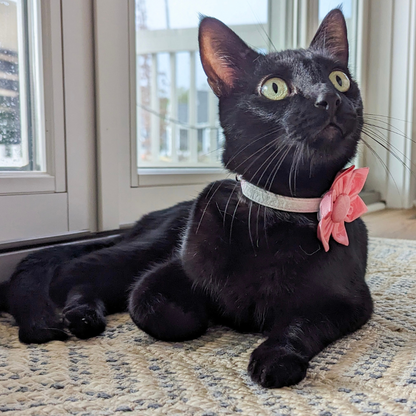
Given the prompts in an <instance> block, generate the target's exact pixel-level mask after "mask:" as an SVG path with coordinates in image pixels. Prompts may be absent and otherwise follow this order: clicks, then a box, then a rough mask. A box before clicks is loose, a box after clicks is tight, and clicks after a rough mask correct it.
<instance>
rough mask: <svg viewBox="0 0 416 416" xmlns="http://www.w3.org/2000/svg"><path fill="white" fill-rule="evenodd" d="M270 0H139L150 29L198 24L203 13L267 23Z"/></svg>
mask: <svg viewBox="0 0 416 416" xmlns="http://www.w3.org/2000/svg"><path fill="white" fill-rule="evenodd" d="M267 3H268V2H267V0H257V1H255V2H254V1H241V0H227V1H224V0H210V1H206V0H136V13H137V15H139V16H145V19H140V20H139V22H140V27H141V28H142V29H149V30H161V29H184V28H189V27H197V26H198V24H199V15H200V14H202V15H205V16H215V17H216V18H217V19H220V20H221V21H223V22H224V23H225V24H227V25H246V24H259V23H267Z"/></svg>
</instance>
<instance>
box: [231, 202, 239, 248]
mask: <svg viewBox="0 0 416 416" xmlns="http://www.w3.org/2000/svg"><path fill="white" fill-rule="evenodd" d="M239 205H240V198H239V199H238V201H237V204H236V205H235V208H234V212H233V216H232V218H231V224H230V239H229V243H230V244H231V241H232V233H233V224H234V219H235V214H236V213H237V209H238V206H239Z"/></svg>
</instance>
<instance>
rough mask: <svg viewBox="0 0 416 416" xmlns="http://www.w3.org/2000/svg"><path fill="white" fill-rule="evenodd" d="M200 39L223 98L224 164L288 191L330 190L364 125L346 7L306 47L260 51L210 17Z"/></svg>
mask: <svg viewBox="0 0 416 416" xmlns="http://www.w3.org/2000/svg"><path fill="white" fill-rule="evenodd" d="M199 45H200V53H201V61H202V65H203V67H204V70H205V73H206V75H207V77H208V82H209V84H210V86H211V88H212V90H213V91H214V93H215V94H216V95H217V96H218V97H219V109H220V121H221V126H222V128H223V130H224V134H225V138H226V139H225V145H224V152H223V163H224V165H225V166H226V167H227V169H229V170H230V171H232V172H235V173H237V174H240V175H242V176H243V177H244V179H246V180H247V181H249V182H251V183H253V184H255V185H258V186H261V187H263V188H265V189H268V190H271V191H272V192H275V193H279V194H283V195H294V196H298V197H318V196H320V195H321V194H322V193H323V192H325V191H327V190H328V189H329V187H330V185H331V184H332V181H333V179H334V177H335V175H336V174H337V172H339V171H340V170H341V169H342V168H343V167H344V166H345V164H346V163H347V162H348V161H350V160H351V159H352V158H353V156H354V155H355V153H356V149H357V143H358V141H359V139H360V134H361V127H362V101H361V96H360V91H359V89H358V86H357V84H356V82H355V81H354V80H353V79H352V77H351V74H350V72H349V70H348V40H347V29H346V24H345V20H344V16H343V15H342V12H341V11H340V10H339V9H335V10H332V11H331V12H330V13H329V14H328V15H327V16H326V17H325V19H324V20H323V22H322V24H321V26H320V27H319V29H318V31H317V33H316V35H315V37H314V38H313V40H312V42H311V44H310V46H309V48H308V49H306V50H305V49H299V50H287V51H283V52H277V53H270V54H268V55H262V54H259V53H257V52H256V51H254V50H253V49H251V48H249V47H248V46H247V45H246V44H245V43H244V42H243V41H242V40H241V39H240V38H239V37H238V36H237V35H236V34H235V33H234V32H233V31H232V30H231V29H229V28H228V27H227V26H226V25H224V24H223V23H221V22H220V21H219V20H217V19H214V18H210V17H205V18H204V19H202V21H201V24H200V28H199Z"/></svg>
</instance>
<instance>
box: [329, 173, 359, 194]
mask: <svg viewBox="0 0 416 416" xmlns="http://www.w3.org/2000/svg"><path fill="white" fill-rule="evenodd" d="M354 168H355V166H354V165H353V166H350V167H349V168H348V169H344V170H343V171H341V172H340V173H339V174H338V175H337V176H336V178H335V180H334V183H333V184H332V186H331V190H333V191H334V201H335V199H336V198H337V197H338V195H340V194H347V195H348V194H349V191H350V189H351V181H352V172H353V171H354Z"/></svg>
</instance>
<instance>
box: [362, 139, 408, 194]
mask: <svg viewBox="0 0 416 416" xmlns="http://www.w3.org/2000/svg"><path fill="white" fill-rule="evenodd" d="M361 141H362V142H363V143H364V145H365V146H366V147H367V149H369V150H370V151H371V153H372V154H373V155H374V156H375V157H376V159H377V160H378V161H379V162H380V164H381V165H382V166H383V167H384V169H385V170H386V171H387V173H388V175H389V176H390V178H391V179H392V181H393V182H394V185H395V187H396V189H397V192H398V193H399V194H400V190H399V187H398V186H397V183H396V181H395V179H394V177H393V175H392V174H391V172H390V169H389V168H388V166H387V165H386V163H385V162H384V161H383V159H382V158H381V157H380V155H379V154H378V153H377V152H376V151H375V150H374V149H373V148H372V147H371V146H370V145H369V144H368V143H367V142H366V141H365V140H364V139H361Z"/></svg>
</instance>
